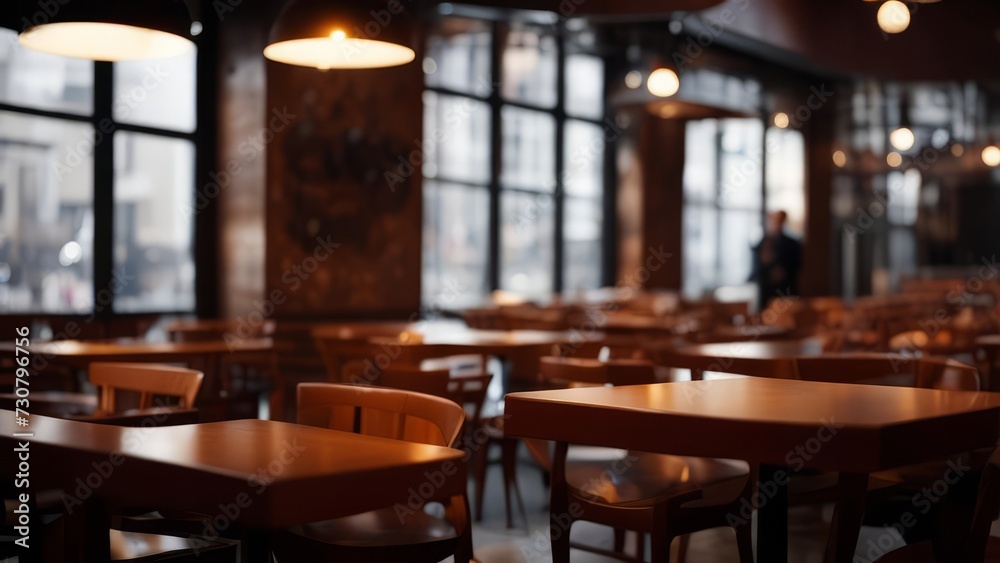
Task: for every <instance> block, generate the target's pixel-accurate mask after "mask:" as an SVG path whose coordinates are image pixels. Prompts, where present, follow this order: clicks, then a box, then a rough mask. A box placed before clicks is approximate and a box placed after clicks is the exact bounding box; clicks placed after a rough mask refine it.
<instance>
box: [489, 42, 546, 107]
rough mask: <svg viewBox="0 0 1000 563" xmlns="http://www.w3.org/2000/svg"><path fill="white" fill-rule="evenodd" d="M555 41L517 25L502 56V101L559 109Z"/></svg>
mask: <svg viewBox="0 0 1000 563" xmlns="http://www.w3.org/2000/svg"><path fill="white" fill-rule="evenodd" d="M556 58H557V55H556V40H555V37H552V36H551V35H543V34H542V32H541V31H540V30H538V29H535V28H533V27H531V26H527V25H523V24H518V23H514V24H512V26H511V31H510V33H509V34H508V35H507V46H506V48H505V49H504V53H503V90H502V93H503V97H504V98H506V99H508V100H516V101H519V102H526V103H529V104H536V105H538V106H541V107H554V106H555V105H556Z"/></svg>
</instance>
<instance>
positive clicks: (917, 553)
mask: <svg viewBox="0 0 1000 563" xmlns="http://www.w3.org/2000/svg"><path fill="white" fill-rule="evenodd" d="M876 563H943V562H939V561H938V560H937V559H936V558H935V557H934V548H933V546H932V544H931V542H920V543H915V544H913V545H904V546H903V547H901V548H899V549H894V550H892V551H890V552H889V553H886V554H885V555H883V556H882V557H879V558H878V559H877V560H876Z"/></svg>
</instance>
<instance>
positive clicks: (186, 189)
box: [114, 132, 194, 313]
mask: <svg viewBox="0 0 1000 563" xmlns="http://www.w3.org/2000/svg"><path fill="white" fill-rule="evenodd" d="M193 196H194V145H193V144H192V143H190V142H188V141H185V140H181V139H169V138H165V137H156V136H153V135H143V134H139V133H127V132H120V133H118V134H116V135H115V228H114V264H115V269H116V270H118V271H121V272H124V273H125V274H126V275H129V276H135V280H134V281H129V282H128V283H127V284H126V285H125V288H124V290H123V291H121V292H120V293H119V294H117V295H116V296H115V309H116V310H117V311H121V312H126V313H134V312H141V311H191V310H193V309H194V257H193V255H192V245H191V239H192V235H193V223H194V212H193V201H194V200H193ZM125 279H128V278H125Z"/></svg>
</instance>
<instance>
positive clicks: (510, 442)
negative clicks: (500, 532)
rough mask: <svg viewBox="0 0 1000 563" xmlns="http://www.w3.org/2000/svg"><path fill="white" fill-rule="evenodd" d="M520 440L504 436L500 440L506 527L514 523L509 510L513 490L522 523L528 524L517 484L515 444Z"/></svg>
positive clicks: (512, 525) (510, 526) (511, 526)
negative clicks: (501, 440)
mask: <svg viewBox="0 0 1000 563" xmlns="http://www.w3.org/2000/svg"><path fill="white" fill-rule="evenodd" d="M520 443H521V441H520V440H516V439H514V438H504V439H503V442H501V448H502V452H501V453H502V456H503V487H504V501H505V503H506V508H507V527H508V528H513V527H514V524H513V522H512V520H511V510H510V492H511V491H514V499H515V500H516V501H517V506H518V508H519V509H520V513H521V520H522V521H523V522H524V525H525V526H527V525H528V513H527V512H526V511H525V510H524V499H522V498H521V489H520V487H518V486H517V445H518V444H520Z"/></svg>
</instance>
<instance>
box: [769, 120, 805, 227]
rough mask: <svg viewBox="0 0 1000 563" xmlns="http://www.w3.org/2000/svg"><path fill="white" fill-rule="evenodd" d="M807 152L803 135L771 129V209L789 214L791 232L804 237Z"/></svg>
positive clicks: (789, 130)
mask: <svg viewBox="0 0 1000 563" xmlns="http://www.w3.org/2000/svg"><path fill="white" fill-rule="evenodd" d="M805 161H806V149H805V141H804V140H803V138H802V132H801V131H796V130H794V129H778V128H776V127H771V128H769V129H768V130H767V174H766V175H767V178H766V181H765V184H766V186H767V210H768V212H771V211H784V212H785V213H787V214H788V229H789V230H791V231H793V232H795V233H798V234H800V235H801V234H804V233H805V232H806V231H805V225H806V167H805V164H806V162H805Z"/></svg>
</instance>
